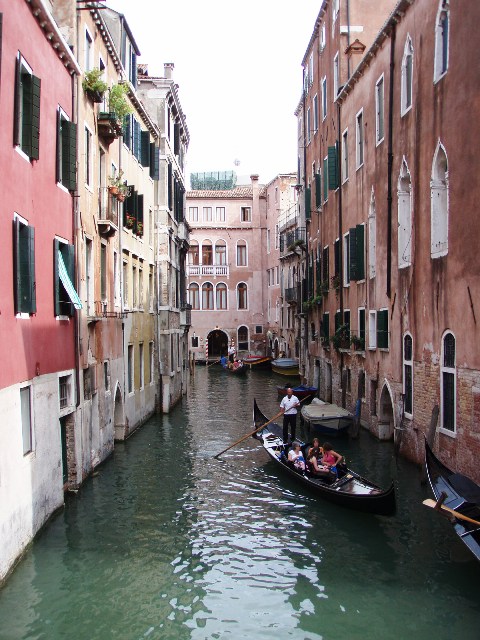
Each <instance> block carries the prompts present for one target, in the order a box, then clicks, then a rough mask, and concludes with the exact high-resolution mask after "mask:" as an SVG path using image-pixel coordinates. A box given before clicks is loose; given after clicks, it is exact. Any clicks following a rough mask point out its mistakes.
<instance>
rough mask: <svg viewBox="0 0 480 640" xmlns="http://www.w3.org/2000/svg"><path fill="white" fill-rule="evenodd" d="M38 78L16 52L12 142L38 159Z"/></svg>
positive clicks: (33, 158)
mask: <svg viewBox="0 0 480 640" xmlns="http://www.w3.org/2000/svg"><path fill="white" fill-rule="evenodd" d="M40 85H41V81H40V78H37V77H36V76H34V75H33V73H32V70H31V69H30V67H29V66H28V64H27V63H26V62H25V60H24V59H23V58H22V56H21V55H20V54H18V57H17V60H16V68H15V105H14V111H15V115H14V131H13V143H14V145H15V146H16V147H17V148H18V149H19V150H20V151H22V152H23V153H24V154H25V155H26V156H27V157H28V158H29V159H31V160H38V158H39V157H40V155H39V139H40Z"/></svg>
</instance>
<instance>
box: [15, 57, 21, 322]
mask: <svg viewBox="0 0 480 640" xmlns="http://www.w3.org/2000/svg"><path fill="white" fill-rule="evenodd" d="M20 69H21V67H20V58H19V57H18V56H17V59H16V60H15V95H14V103H13V104H14V107H13V108H14V115H13V144H14V145H15V146H16V145H17V144H20V83H21V81H22V79H21V77H20ZM17 313H18V312H17Z"/></svg>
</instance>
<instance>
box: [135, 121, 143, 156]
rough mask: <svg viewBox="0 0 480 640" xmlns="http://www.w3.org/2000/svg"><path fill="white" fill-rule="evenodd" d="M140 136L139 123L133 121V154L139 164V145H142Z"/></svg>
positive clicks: (140, 149) (140, 128)
mask: <svg viewBox="0 0 480 640" xmlns="http://www.w3.org/2000/svg"><path fill="white" fill-rule="evenodd" d="M141 134H142V127H141V125H140V122H138V120H135V149H134V154H135V157H136V159H137V160H138V161H139V162H140V160H141V151H142V148H141V144H142V139H141Z"/></svg>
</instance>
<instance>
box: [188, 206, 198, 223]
mask: <svg viewBox="0 0 480 640" xmlns="http://www.w3.org/2000/svg"><path fill="white" fill-rule="evenodd" d="M188 219H189V220H190V222H198V207H188Z"/></svg>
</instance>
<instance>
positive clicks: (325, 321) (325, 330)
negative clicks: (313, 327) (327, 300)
mask: <svg viewBox="0 0 480 640" xmlns="http://www.w3.org/2000/svg"><path fill="white" fill-rule="evenodd" d="M320 332H321V335H322V338H328V337H329V335H330V314H329V313H324V314H323V316H322V325H321V329H320Z"/></svg>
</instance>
